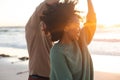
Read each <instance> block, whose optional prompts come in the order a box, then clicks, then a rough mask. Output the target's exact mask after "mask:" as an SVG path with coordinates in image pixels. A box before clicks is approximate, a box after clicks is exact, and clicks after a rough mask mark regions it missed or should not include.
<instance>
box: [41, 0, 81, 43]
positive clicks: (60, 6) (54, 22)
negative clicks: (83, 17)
mask: <svg viewBox="0 0 120 80" xmlns="http://www.w3.org/2000/svg"><path fill="white" fill-rule="evenodd" d="M76 4H77V1H75V0H74V1H69V0H65V1H64V2H57V3H54V4H52V5H48V4H46V5H47V10H45V11H44V12H43V16H41V17H40V19H41V20H42V21H43V22H44V23H45V24H46V30H47V31H49V32H50V34H51V40H52V41H58V40H60V39H61V38H62V36H63V33H64V27H65V26H66V25H67V24H68V23H69V20H70V19H71V18H72V17H73V16H77V17H79V18H80V16H79V15H78V14H75V13H76V12H79V11H76V10H75V9H74V8H75V5H76Z"/></svg>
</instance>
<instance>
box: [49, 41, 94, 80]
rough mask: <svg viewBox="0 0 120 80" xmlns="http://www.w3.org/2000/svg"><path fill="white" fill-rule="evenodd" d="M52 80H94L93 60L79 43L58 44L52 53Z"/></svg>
mask: <svg viewBox="0 0 120 80" xmlns="http://www.w3.org/2000/svg"><path fill="white" fill-rule="evenodd" d="M50 62H51V71H50V80H93V66H92V60H91V57H90V55H89V54H88V53H84V54H83V53H82V52H81V49H80V47H79V45H78V43H77V42H74V41H73V42H71V43H70V44H61V43H56V44H55V45H54V46H53V47H52V49H51V51H50Z"/></svg>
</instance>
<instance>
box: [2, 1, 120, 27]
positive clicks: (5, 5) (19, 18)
mask: <svg viewBox="0 0 120 80" xmlns="http://www.w3.org/2000/svg"><path fill="white" fill-rule="evenodd" d="M42 1H43V0H0V26H24V25H25V24H26V22H27V21H28V19H29V17H30V16H31V15H32V13H33V12H34V10H35V8H36V7H37V5H39V4H40V2H42ZM86 1H87V0H80V1H79V2H80V3H81V4H80V6H79V7H78V8H79V9H81V10H86V11H87V6H86ZM92 2H93V5H94V8H95V12H96V15H97V22H98V23H100V24H105V25H112V24H119V23H120V11H119V8H120V5H119V0H92Z"/></svg>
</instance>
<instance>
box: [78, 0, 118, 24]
mask: <svg viewBox="0 0 120 80" xmlns="http://www.w3.org/2000/svg"><path fill="white" fill-rule="evenodd" d="M92 2H93V6H94V9H95V12H96V16H97V23H98V24H103V25H105V26H110V25H114V24H119V23H120V20H119V19H120V15H119V14H120V12H119V10H118V9H119V7H120V5H119V0H92ZM77 9H79V10H82V11H85V13H86V12H87V0H80V1H79V4H78V6H77Z"/></svg>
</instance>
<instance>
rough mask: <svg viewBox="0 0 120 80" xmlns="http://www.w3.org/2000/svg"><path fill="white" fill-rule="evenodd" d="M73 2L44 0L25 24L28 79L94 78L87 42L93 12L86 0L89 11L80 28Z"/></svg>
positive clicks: (94, 19) (93, 22)
mask: <svg viewBox="0 0 120 80" xmlns="http://www.w3.org/2000/svg"><path fill="white" fill-rule="evenodd" d="M76 3H77V1H76V0H71V1H70V0H65V1H64V2H59V0H45V1H44V2H42V3H41V4H40V5H39V6H38V7H37V8H36V10H35V12H34V13H33V15H32V16H31V17H30V19H29V21H28V23H27V24H26V41H27V47H28V53H29V78H28V80H94V70H93V64H92V59H91V56H90V54H89V51H88V48H87V45H88V44H89V43H90V42H91V40H92V37H93V35H94V32H95V30H96V15H95V12H94V9H93V5H92V2H91V0H87V3H88V13H87V16H86V22H85V23H84V27H82V28H81V26H80V19H81V17H80V15H79V11H76V10H75V9H74V8H75V5H76ZM56 41H57V42H56ZM54 42H56V43H54ZM53 43H54V44H53Z"/></svg>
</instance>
